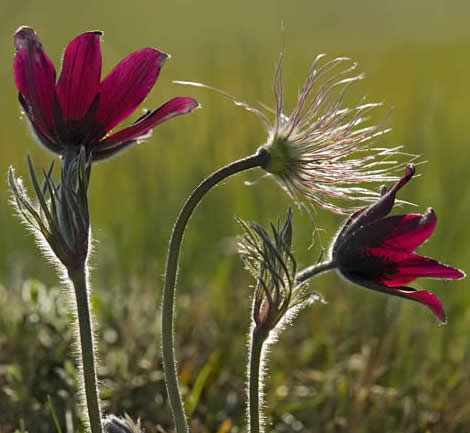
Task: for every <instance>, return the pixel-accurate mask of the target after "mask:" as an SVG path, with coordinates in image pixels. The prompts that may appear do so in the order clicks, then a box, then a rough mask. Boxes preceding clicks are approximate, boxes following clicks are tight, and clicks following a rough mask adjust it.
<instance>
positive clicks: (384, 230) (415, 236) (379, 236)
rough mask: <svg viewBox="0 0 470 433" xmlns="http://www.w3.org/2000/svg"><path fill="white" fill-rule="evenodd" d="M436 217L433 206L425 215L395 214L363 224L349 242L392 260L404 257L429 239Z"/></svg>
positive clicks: (370, 252)
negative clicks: (364, 225) (366, 224)
mask: <svg viewBox="0 0 470 433" xmlns="http://www.w3.org/2000/svg"><path fill="white" fill-rule="evenodd" d="M436 223H437V217H436V214H435V213H434V211H433V210H432V209H428V210H427V211H426V213H425V214H424V215H419V214H407V215H394V216H390V217H387V218H383V219H381V220H378V221H375V222H373V223H372V224H369V225H368V226H366V227H364V228H363V229H362V230H360V231H358V232H356V233H355V234H354V235H352V236H351V239H350V241H351V242H354V243H356V244H357V245H358V247H359V248H366V249H367V253H368V254H372V255H375V256H382V257H386V258H387V259H388V260H390V261H394V262H398V261H401V260H405V259H406V258H407V257H408V256H409V255H410V254H411V253H412V252H413V251H414V250H415V249H416V248H418V247H419V246H420V245H421V244H422V243H423V242H424V241H425V240H426V239H428V238H429V237H430V236H431V235H432V233H433V231H434V228H435V227H436Z"/></svg>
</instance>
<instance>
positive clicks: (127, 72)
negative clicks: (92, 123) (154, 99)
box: [96, 48, 168, 132]
mask: <svg viewBox="0 0 470 433" xmlns="http://www.w3.org/2000/svg"><path fill="white" fill-rule="evenodd" d="M167 58H168V55H167V54H165V53H161V52H160V51H157V50H155V49H153V48H145V49H143V50H140V51H136V52H135V53H132V54H131V55H129V56H128V57H126V58H125V59H123V60H122V61H121V62H120V63H119V64H118V65H117V66H116V67H115V68H114V69H113V70H112V71H111V73H110V74H109V75H108V76H107V77H106V78H105V79H104V80H103V82H102V83H101V86H100V103H99V107H98V112H97V113H96V121H97V123H99V124H100V125H102V126H103V128H104V130H105V132H108V131H110V130H111V129H113V128H114V127H115V126H116V125H117V124H118V123H120V122H122V121H123V120H124V119H125V118H127V117H128V116H129V115H130V114H131V113H132V112H133V111H134V110H135V109H136V108H137V106H138V105H139V104H140V103H141V102H142V101H143V100H144V98H145V97H146V96H147V95H148V93H149V92H150V90H151V89H152V87H153V86H154V84H155V81H156V80H157V77H158V74H159V73H160V68H161V66H162V65H163V63H164V62H165V60H166V59H167Z"/></svg>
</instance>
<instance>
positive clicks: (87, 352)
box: [69, 268, 102, 433]
mask: <svg viewBox="0 0 470 433" xmlns="http://www.w3.org/2000/svg"><path fill="white" fill-rule="evenodd" d="M69 277H70V280H71V281H72V283H73V287H74V289H75V300H76V302H77V318H78V332H79V337H80V344H79V347H80V355H81V362H82V373H83V385H84V388H85V398H86V402H85V403H86V405H85V406H86V408H87V410H88V420H89V424H90V429H91V433H102V427H101V409H100V403H99V398H98V388H97V384H96V382H97V381H96V368H95V352H94V344H93V328H92V323H91V314H90V303H89V299H88V275H87V271H86V269H85V268H83V269H80V270H77V271H75V272H69Z"/></svg>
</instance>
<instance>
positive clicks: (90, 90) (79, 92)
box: [57, 32, 102, 120]
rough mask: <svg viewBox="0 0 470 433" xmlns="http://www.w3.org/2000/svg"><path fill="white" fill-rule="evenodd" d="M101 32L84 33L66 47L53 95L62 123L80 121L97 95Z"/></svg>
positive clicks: (99, 73)
mask: <svg viewBox="0 0 470 433" xmlns="http://www.w3.org/2000/svg"><path fill="white" fill-rule="evenodd" d="M101 35H102V33H101V32H87V33H83V34H82V35H80V36H77V37H76V38H75V39H73V40H72V41H71V42H70V43H69V44H68V46H67V48H66V50H65V53H64V60H63V62H62V72H61V74H60V77H59V81H58V83H57V96H58V98H59V102H60V105H61V107H62V112H63V115H64V119H65V120H80V119H82V118H83V116H84V115H85V113H86V112H87V110H88V108H89V106H90V104H91V102H92V101H93V99H94V98H95V96H96V94H97V93H98V89H99V85H100V76H101V50H100V37H101Z"/></svg>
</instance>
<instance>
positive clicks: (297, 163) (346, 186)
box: [176, 54, 416, 213]
mask: <svg viewBox="0 0 470 433" xmlns="http://www.w3.org/2000/svg"><path fill="white" fill-rule="evenodd" d="M323 57H324V55H323V54H320V55H318V56H317V57H316V58H315V60H314V61H313V63H312V65H311V68H310V70H309V72H308V75H307V79H306V80H305V83H304V85H303V87H302V89H301V90H300V92H299V95H298V99H297V104H296V106H295V107H294V109H293V110H292V111H291V112H290V113H289V112H287V111H286V109H285V103H284V102H285V101H284V84H283V76H282V75H283V58H281V61H280V63H279V65H278V67H277V69H276V73H275V77H274V95H275V106H274V109H273V110H271V111H272V112H273V115H274V121H273V122H272V121H270V120H269V116H267V115H266V114H265V113H264V112H263V111H261V110H258V109H257V108H255V107H253V106H250V105H249V104H247V103H245V102H242V101H239V100H238V99H237V98H235V97H234V96H232V95H230V94H229V93H227V92H225V91H222V90H219V89H217V88H215V87H212V86H207V85H205V84H201V83H195V82H190V81H176V82H177V83H180V84H187V85H191V86H196V87H205V88H209V89H212V90H215V91H217V92H219V93H222V94H223V95H225V96H227V97H229V98H230V99H231V100H232V101H234V103H235V104H236V105H239V106H241V107H243V108H245V109H246V110H248V111H250V112H253V113H255V114H256V115H257V116H258V117H259V118H260V119H261V120H262V121H263V123H264V125H265V127H266V129H267V133H268V137H267V140H266V143H264V144H263V145H262V146H261V148H260V149H262V150H264V151H265V152H266V153H267V154H268V155H269V157H268V158H266V163H265V164H263V165H262V168H263V169H265V170H266V171H267V172H268V173H269V174H270V175H272V176H273V177H274V178H275V179H276V180H277V181H278V183H279V184H280V185H281V187H282V188H283V189H284V190H285V191H286V192H287V193H288V195H289V196H290V197H291V198H292V199H294V200H295V201H296V202H297V203H298V202H299V201H300V199H301V198H302V197H304V198H306V199H307V200H308V201H310V202H313V203H314V204H316V205H318V206H321V207H323V208H325V209H328V210H330V211H333V212H335V213H349V210H350V208H351V206H350V205H347V206H346V205H345V204H344V202H345V201H357V200H359V201H362V202H364V201H365V202H372V201H374V200H375V199H376V198H377V197H378V194H377V193H376V192H375V191H372V190H371V189H369V188H367V186H365V185H364V184H367V183H377V182H379V183H384V182H390V181H394V180H396V179H397V177H396V176H395V175H394V173H395V172H396V171H397V170H399V169H400V168H402V167H404V166H405V165H406V162H400V159H401V158H396V157H399V156H404V157H405V158H404V159H407V160H408V161H410V160H413V159H414V158H416V156H414V155H407V154H404V153H402V152H401V151H400V149H401V147H400V146H399V147H394V148H377V147H374V146H372V143H373V141H374V139H375V138H376V137H377V136H378V135H381V134H384V133H386V132H388V130H387V129H384V128H383V122H381V123H379V124H373V123H372V124H371V123H370V122H369V120H370V119H369V114H370V111H371V110H373V109H374V108H376V107H379V106H381V105H382V104H381V103H366V102H365V101H364V99H361V100H360V102H359V103H358V104H353V105H352V106H347V105H346V104H345V103H344V95H345V93H346V91H347V89H348V88H349V86H350V85H351V84H352V83H354V82H355V81H358V80H361V79H362V78H364V74H355V73H354V71H355V70H356V67H357V64H356V63H355V62H353V61H352V60H351V59H349V58H345V57H338V58H335V59H332V60H329V61H326V62H322V58H323ZM358 185H361V186H358ZM353 207H356V208H358V206H357V205H356V206H353Z"/></svg>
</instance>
